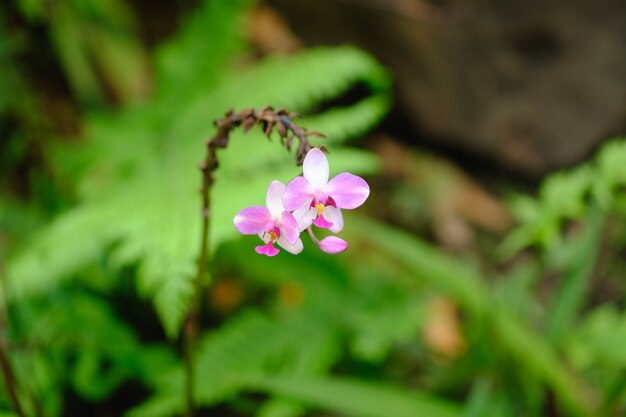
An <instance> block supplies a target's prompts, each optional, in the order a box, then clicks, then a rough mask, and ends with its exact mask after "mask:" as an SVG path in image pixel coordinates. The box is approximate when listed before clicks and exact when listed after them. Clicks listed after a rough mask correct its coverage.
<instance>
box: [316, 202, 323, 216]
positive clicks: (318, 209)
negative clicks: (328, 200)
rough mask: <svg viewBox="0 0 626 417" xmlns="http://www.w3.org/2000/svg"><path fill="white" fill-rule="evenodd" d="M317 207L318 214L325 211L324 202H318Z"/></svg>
mask: <svg viewBox="0 0 626 417" xmlns="http://www.w3.org/2000/svg"><path fill="white" fill-rule="evenodd" d="M315 208H316V209H317V214H322V212H323V211H324V205H323V204H322V203H317V204H316V205H315Z"/></svg>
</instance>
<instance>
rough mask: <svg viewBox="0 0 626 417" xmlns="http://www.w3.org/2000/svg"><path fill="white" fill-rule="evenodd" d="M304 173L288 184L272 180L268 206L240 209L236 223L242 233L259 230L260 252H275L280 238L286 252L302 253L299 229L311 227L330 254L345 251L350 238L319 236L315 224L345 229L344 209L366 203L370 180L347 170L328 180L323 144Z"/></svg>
mask: <svg viewBox="0 0 626 417" xmlns="http://www.w3.org/2000/svg"><path fill="white" fill-rule="evenodd" d="M302 172H303V175H302V176H299V177H296V178H294V179H293V180H292V181H291V182H290V183H289V184H287V185H285V184H283V183H281V182H280V181H272V182H271V184H270V186H269V188H268V189H267V198H266V206H265V207H263V206H253V207H247V208H245V209H243V210H241V211H240V212H239V213H237V215H236V216H235V218H234V219H233V222H234V223H235V227H236V228H237V230H238V231H239V232H240V233H242V234H244V235H255V234H258V235H259V237H260V238H261V239H262V240H263V242H264V244H263V245H261V246H257V247H256V248H255V250H256V252H257V253H260V254H263V255H267V256H274V255H276V254H278V252H279V250H278V249H277V248H276V247H274V244H275V243H277V244H278V246H280V247H282V248H283V249H285V250H286V251H288V252H291V253H293V254H298V253H300V252H302V249H303V245H302V240H301V239H300V233H302V232H303V231H304V230H307V231H308V232H309V234H310V235H311V238H312V240H313V241H314V242H315V243H316V244H317V246H319V248H320V249H321V250H323V251H324V252H326V253H339V252H343V251H344V250H345V249H346V248H347V247H348V243H347V242H346V241H345V240H343V239H340V238H338V237H336V236H328V237H326V238H324V239H322V240H318V239H317V238H316V237H315V235H314V234H313V232H312V230H311V227H312V226H316V227H319V228H323V229H329V230H330V231H331V232H333V233H339V232H340V231H341V230H342V229H343V215H342V214H341V210H342V209H354V208H357V207H359V206H360V205H361V204H363V203H364V202H365V200H366V199H367V197H368V196H369V193H370V190H369V186H368V185H367V182H365V180H364V179H363V178H361V177H358V176H356V175H353V174H349V173H347V172H344V173H341V174H339V175H337V176H336V177H334V178H333V179H331V180H330V181H329V180H328V160H327V159H326V155H324V152H322V151H321V150H320V149H319V148H313V149H311V150H310V151H309V152H308V153H307V154H306V157H305V158H304V163H303V165H302Z"/></svg>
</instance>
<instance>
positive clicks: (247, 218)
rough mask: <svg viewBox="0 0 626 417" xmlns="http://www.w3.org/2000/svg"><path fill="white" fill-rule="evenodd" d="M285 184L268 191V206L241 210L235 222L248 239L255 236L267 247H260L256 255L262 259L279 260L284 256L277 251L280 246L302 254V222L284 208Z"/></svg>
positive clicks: (279, 183)
mask: <svg viewBox="0 0 626 417" xmlns="http://www.w3.org/2000/svg"><path fill="white" fill-rule="evenodd" d="M284 191H285V184H283V183H282V182H280V181H272V182H271V184H270V186H269V187H268V189H267V197H266V206H267V207H262V206H253V207H247V208H245V209H243V210H241V211H240V212H239V213H237V215H236V216H235V218H234V219H233V222H234V223H235V227H236V228H237V230H238V231H239V232H240V233H242V234H244V235H255V234H258V235H259V237H260V238H261V239H262V240H263V242H264V243H265V244H264V245H261V246H257V247H256V248H255V251H256V252H257V253H260V254H262V255H267V256H275V255H277V254H278V252H280V251H279V250H278V249H276V248H275V247H274V243H278V245H279V246H280V247H282V248H283V249H285V250H286V251H287V252H291V253H293V254H298V253H300V252H302V248H303V246H302V240H301V239H300V237H299V236H300V230H299V228H298V222H297V221H296V219H295V218H294V216H293V215H292V214H291V213H289V212H288V211H286V210H285V208H284V207H283V193H284Z"/></svg>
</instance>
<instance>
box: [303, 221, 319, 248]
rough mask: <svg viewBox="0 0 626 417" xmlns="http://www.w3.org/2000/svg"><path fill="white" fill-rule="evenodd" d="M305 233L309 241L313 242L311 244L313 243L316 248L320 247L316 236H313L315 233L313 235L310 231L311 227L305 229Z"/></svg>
mask: <svg viewBox="0 0 626 417" xmlns="http://www.w3.org/2000/svg"><path fill="white" fill-rule="evenodd" d="M306 232H307V233H308V234H309V236H310V237H311V240H312V241H313V243H315V244H316V245H317V246H319V245H320V240H319V239H318V238H317V236H315V233H313V229H311V226H309V227H307V228H306Z"/></svg>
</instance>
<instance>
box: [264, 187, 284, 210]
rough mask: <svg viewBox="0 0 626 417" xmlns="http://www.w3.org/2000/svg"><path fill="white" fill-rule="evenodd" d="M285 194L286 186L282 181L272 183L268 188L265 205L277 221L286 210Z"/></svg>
mask: <svg viewBox="0 0 626 417" xmlns="http://www.w3.org/2000/svg"><path fill="white" fill-rule="evenodd" d="M284 192H285V184H283V183H282V182H280V181H272V182H271V183H270V186H269V187H267V196H266V198H265V204H266V205H267V208H268V209H269V211H270V214H271V215H272V217H273V218H275V219H277V218H279V217H280V215H281V213H282V212H283V211H284V210H285V208H284V207H283V193H284Z"/></svg>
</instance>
